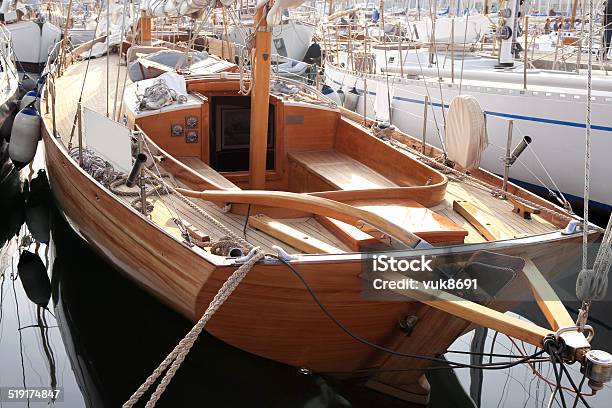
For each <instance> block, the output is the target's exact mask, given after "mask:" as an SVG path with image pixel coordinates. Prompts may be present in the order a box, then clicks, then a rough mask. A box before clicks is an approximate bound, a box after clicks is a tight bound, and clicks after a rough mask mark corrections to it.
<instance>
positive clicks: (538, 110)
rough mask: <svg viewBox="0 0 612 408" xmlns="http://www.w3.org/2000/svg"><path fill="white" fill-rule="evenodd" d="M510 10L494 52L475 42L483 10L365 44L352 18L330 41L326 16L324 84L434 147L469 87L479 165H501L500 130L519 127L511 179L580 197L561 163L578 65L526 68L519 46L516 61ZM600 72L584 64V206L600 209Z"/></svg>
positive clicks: (574, 177) (571, 158) (571, 199)
mask: <svg viewBox="0 0 612 408" xmlns="http://www.w3.org/2000/svg"><path fill="white" fill-rule="evenodd" d="M519 10H520V7H519V2H518V1H514V0H511V1H509V2H507V8H506V9H504V13H505V14H504V16H505V17H504V18H501V17H500V18H497V17H496V20H497V24H498V26H497V28H496V31H495V32H496V38H495V39H494V41H495V43H496V44H499V46H496V45H494V46H493V47H494V50H495V49H496V48H497V51H496V52H497V56H496V57H490V56H486V55H483V53H481V52H479V49H480V47H481V46H482V45H488V44H484V41H483V35H484V34H485V33H486V32H487V31H488V27H487V26H486V24H485V23H486V22H485V23H483V21H484V20H483V18H485V19H486V18H488V16H482V15H474V16H472V15H466V16H461V17H447V18H435V19H434V20H433V21H435V23H434V24H432V19H431V18H430V17H426V16H424V17H423V18H422V20H421V21H415V22H411V23H410V24H409V26H408V27H409V28H408V29H407V31H406V32H405V33H400V35H399V36H395V35H393V34H386V35H385V36H384V37H383V38H382V40H381V41H374V40H373V39H370V41H367V42H365V43H363V42H362V41H360V40H358V37H357V36H363V35H365V37H366V38H368V37H369V36H368V34H367V33H365V34H364V27H363V26H362V25H361V23H357V24H355V27H353V30H352V32H351V36H352V38H349V37H351V36H349V35H348V32H347V27H346V26H338V27H337V30H340V32H341V33H343V35H344V37H341V38H343V40H342V41H343V42H342V43H341V44H340V46H339V47H337V46H334V45H335V44H334V41H333V38H334V24H333V23H330V25H329V26H328V27H327V28H324V29H323V30H324V31H325V30H327V31H328V32H329V33H330V34H329V35H328V38H330V39H329V40H327V41H326V44H328V46H327V52H326V55H327V59H326V60H325V83H326V84H327V85H329V86H330V87H332V88H333V89H334V90H336V91H339V90H341V91H342V92H343V93H344V94H347V93H349V92H352V93H356V94H358V96H359V100H358V102H357V104H356V106H354V104H353V107H352V109H353V110H354V111H355V112H358V113H359V114H362V115H365V116H366V117H367V118H369V119H380V118H379V117H378V116H379V112H377V110H380V109H381V106H382V105H387V104H389V105H390V108H391V116H390V118H388V119H387V120H390V121H391V123H392V124H393V125H395V126H396V127H397V128H398V129H400V130H402V131H404V132H406V133H408V134H411V135H418V136H420V135H423V138H424V139H425V141H426V142H427V143H431V144H433V145H434V146H436V147H439V148H442V149H444V144H445V138H446V130H445V127H446V126H448V123H447V114H448V109H449V105H450V103H451V101H452V100H453V98H455V97H456V96H458V95H470V96H473V97H475V98H476V99H477V100H478V102H479V104H480V106H481V107H482V109H483V111H484V112H485V114H486V117H487V131H488V136H489V142H490V145H489V147H488V148H487V150H486V151H485V152H484V154H483V161H482V166H483V167H484V168H485V169H487V170H489V171H491V172H493V173H496V174H503V173H504V171H505V162H504V160H503V157H505V156H506V146H507V145H508V143H509V140H508V138H509V136H508V135H509V134H510V138H511V139H513V140H514V142H512V143H516V140H521V139H522V138H523V137H524V136H529V137H530V138H531V140H532V141H533V142H532V143H531V144H530V146H529V149H528V151H527V152H526V154H524V155H523V156H522V157H521V158H520V159H519V161H518V163H517V164H516V165H514V166H513V167H512V170H511V178H512V179H513V180H516V181H517V182H521V183H522V185H524V186H527V187H529V188H532V189H535V190H536V191H538V192H550V193H551V194H552V196H553V197H557V199H558V202H560V203H561V204H563V205H566V206H567V205H568V204H570V203H572V204H574V203H577V202H578V203H580V201H581V199H582V196H583V182H584V180H583V179H582V174H581V173H580V172H578V171H567V169H568V168H571V169H575V168H580V167H581V166H582V160H583V154H581V152H583V151H584V150H583V146H582V141H583V133H584V129H585V115H584V107H585V102H586V90H585V89H586V83H587V78H586V75H585V74H584V71H583V73H582V74H577V73H575V72H572V73H569V72H560V71H547V70H543V69H532V68H529V66H528V65H525V64H529V63H530V61H529V60H527V61H525V58H526V57H527V56H528V55H526V53H525V52H523V53H522V56H521V60H517V59H516V58H515V54H516V52H515V49H516V47H517V46H518V44H520V45H523V48H526V47H525V44H524V42H525V40H526V38H527V37H525V38H522V37H521V36H520V35H519V34H517V33H520V32H521V31H520V24H519V22H522V24H523V25H525V24H524V22H525V20H524V18H523V17H521V18H520V19H519V18H516V17H515V16H517V15H518V12H519ZM519 20H520V21H519ZM378 24H384V22H379V23H377V24H372V23H369V24H368V27H367V30H368V31H369V30H371V29H372V25H373V26H374V28H376V26H377V25H378ZM523 32H524V31H523ZM508 33H510V34H509V35H508ZM586 35H587V33H586V32H585V36H586ZM500 36H503V38H502V37H500ZM583 49H584V47H583ZM584 60H586V56H584V57H583V61H584ZM579 61H580V60H579ZM526 68H529V69H526ZM605 74H606V73H605V72H604V71H599V73H594V74H593V81H592V91H593V92H592V98H593V100H592V102H593V103H592V121H593V122H592V123H593V132H594V138H593V143H594V149H593V176H592V180H593V186H594V187H593V191H592V195H591V205H592V206H594V207H597V208H601V209H603V210H605V211H607V212H609V211H610V209H611V208H612V190H610V189H609V188H607V187H605V186H606V185H607V182H606V180H607V174H609V173H610V167H609V166H610V160H609V159H608V152H610V151H612V138H610V137H609V136H611V135H612V121H611V120H610V116H609V114H608V112H609V110H610V107H611V106H612V82H611V81H610V79H608V77H607V76H605ZM383 110H385V111H386V110H388V107H386V106H385V107H384V109H383ZM509 129H510V130H509ZM553 192H554V193H553ZM568 208H569V207H568Z"/></svg>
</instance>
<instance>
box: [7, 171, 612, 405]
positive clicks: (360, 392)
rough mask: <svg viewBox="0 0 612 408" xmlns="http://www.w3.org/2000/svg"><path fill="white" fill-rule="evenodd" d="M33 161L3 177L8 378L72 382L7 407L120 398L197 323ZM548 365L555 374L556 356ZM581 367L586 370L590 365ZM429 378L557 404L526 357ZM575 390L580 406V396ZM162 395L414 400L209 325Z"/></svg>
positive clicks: (436, 392)
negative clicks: (281, 358)
mask: <svg viewBox="0 0 612 408" xmlns="http://www.w3.org/2000/svg"><path fill="white" fill-rule="evenodd" d="M21 173H22V174H21V175H19V174H17V173H12V174H11V175H10V176H9V177H8V178H7V179H6V180H5V181H4V182H3V183H2V185H0V197H1V200H0V201H1V203H0V214H1V217H0V220H1V221H0V247H2V248H3V249H2V257H1V264H0V274H1V277H0V296H1V301H0V303H1V304H0V386H13V387H21V388H23V387H25V388H31V387H49V386H53V387H62V388H63V393H64V394H63V401H55V402H53V401H49V400H47V401H45V402H35V401H30V402H29V403H28V402H21V403H7V402H0V407H5V406H6V407H16V406H31V407H42V406H57V407H119V406H121V404H122V403H123V402H124V401H125V400H126V399H127V398H128V397H129V396H130V395H131V393H132V392H133V391H134V390H135V389H136V388H138V386H139V385H140V384H141V383H142V381H143V380H144V379H145V378H146V377H147V376H148V375H149V373H150V372H151V371H152V370H153V369H154V368H155V367H156V366H157V365H158V363H159V362H160V361H161V360H162V359H163V357H165V355H166V354H167V353H168V352H169V351H170V350H171V349H172V348H173V347H174V346H175V344H176V343H177V342H178V341H179V340H180V339H181V338H182V337H183V336H184V335H185V334H186V333H187V332H188V330H189V329H190V328H191V323H190V322H188V321H186V320H185V319H184V318H182V317H181V316H179V315H177V314H176V313H174V312H173V311H172V310H170V309H168V308H166V307H165V306H163V305H161V304H160V303H159V302H157V301H156V300H155V299H154V298H152V297H151V296H150V295H148V294H147V293H146V292H144V291H142V290H141V289H140V288H138V287H136V286H135V285H134V284H132V282H131V281H129V280H126V279H125V278H124V277H123V276H122V275H121V274H120V272H118V271H116V270H115V269H114V268H113V267H112V266H110V265H109V264H108V263H106V262H105V261H104V260H103V259H101V258H100V257H99V256H97V254H96V253H94V252H93V251H91V250H90V249H89V248H88V246H87V245H86V244H85V243H84V242H83V241H82V240H81V239H80V238H79V237H78V236H76V235H75V234H74V233H73V232H72V230H71V229H70V228H69V227H68V225H67V224H66V223H65V221H64V220H63V219H62V218H61V217H59V216H58V212H57V210H56V209H55V208H54V207H53V204H52V201H51V200H50V198H49V195H48V190H47V189H48V187H47V185H46V182H45V175H44V173H34V172H32V171H30V170H29V169H24V170H22V172H21ZM30 190H33V191H30ZM26 218H27V220H28V223H27V225H26V223H24V220H25V219H26ZM47 221H48V223H49V226H47V224H46V222H47ZM49 229H50V230H51V236H50V237H49V236H47V234H48V233H47V232H46V231H47V230H49ZM30 235H34V236H35V237H36V238H37V239H38V241H37V240H34V241H33V242H28V241H27V238H24V237H29V236H30ZM39 241H48V242H39ZM25 250H28V251H30V252H32V253H33V254H36V255H38V256H39V258H40V259H41V260H42V263H43V265H44V268H43V271H44V273H43V276H42V277H41V276H39V277H38V279H37V280H35V282H34V284H32V282H31V280H28V279H27V275H26V276H25V277H24V276H18V273H17V272H18V266H17V265H18V261H19V258H20V256H19V253H20V252H23V251H25ZM560 284H562V285H570V286H571V285H573V283H572V282H565V283H563V282H561V283H560ZM49 287H50V289H51V290H50V293H48V289H49ZM49 296H51V299H49ZM32 300H35V301H36V302H37V303H38V305H37V304H36V303H35V302H33V301H32ZM46 300H47V303H45V301H46ZM610 304H612V303H609V302H604V303H600V304H596V305H595V307H594V310H593V317H595V319H596V320H595V321H593V322H592V324H593V325H594V326H595V327H596V330H597V337H596V340H595V342H594V346H595V347H599V348H603V349H606V350H612V331H611V330H610V327H609V323H610V321H611V320H610V317H609V311H610ZM572 307H573V308H575V307H576V305H570V308H572ZM517 312H519V313H520V314H521V315H524V316H529V318H530V319H532V320H535V321H537V322H539V323H541V322H540V321H539V320H541V316H540V315H539V313H538V312H537V308H536V307H535V306H534V305H524V306H523V307H521V309H520V310H517ZM542 324H543V323H542ZM472 338H473V332H470V333H468V334H467V335H465V336H463V337H461V338H460V339H458V340H457V341H456V343H455V344H453V346H452V347H451V349H452V350H455V351H461V350H463V351H467V350H469V349H470V344H471V342H472ZM493 343H495V344H494V351H495V352H496V353H512V354H517V353H518V350H517V348H516V347H515V346H514V345H512V343H510V341H509V340H508V339H507V338H505V337H504V336H501V335H500V336H495V335H494V333H493V332H489V333H487V335H486V340H485V350H486V352H489V350H490V348H491V346H492V345H493ZM527 352H532V350H531V349H529V348H528V349H527ZM447 358H448V359H452V360H454V361H461V362H469V357H468V356H466V355H461V354H447ZM494 361H501V360H494ZM485 362H486V361H485ZM407 364H409V363H407ZM536 368H538V369H539V370H540V371H541V373H542V375H544V376H545V377H547V378H548V379H550V380H552V378H553V374H552V371H551V370H550V364H546V363H544V364H542V367H536ZM570 369H571V370H572V371H573V373H574V375H573V376H574V378H576V381H579V380H580V379H581V375H580V373H578V371H577V370H578V368H577V367H570ZM481 375H482V380H479V378H480V377H481ZM428 379H429V381H430V383H431V384H432V403H431V406H432V407H473V406H475V403H474V400H477V401H478V400H479V401H480V406H482V407H523V406H529V407H532V406H533V407H545V406H546V404H547V402H548V398H549V396H550V393H551V390H550V387H549V386H548V385H546V384H545V383H544V381H542V380H540V379H538V378H537V377H535V376H534V375H533V373H532V371H531V370H530V369H528V368H527V367H525V366H517V367H514V368H512V369H511V370H503V371H486V372H482V371H480V370H473V371H469V370H454V371H453V370H438V371H435V372H431V373H430V374H428ZM479 383H481V384H482V385H481V386H480V387H478V386H477V385H478V384H479ZM566 396H567V398H568V401H570V403H569V405H570V406H571V403H573V397H571V396H570V394H568V393H566ZM589 401H590V405H591V406H592V407H600V408H604V407H610V406H612V389H611V388H610V387H607V388H606V389H604V390H603V391H601V392H600V393H599V394H598V395H597V396H596V397H595V398H591V399H589ZM142 406H144V404H143V405H142ZM158 406H160V407H161V406H163V407H195V406H213V407H245V406H249V407H251V406H253V407H306V408H314V407H410V406H413V405H410V404H407V403H405V402H402V401H399V400H397V399H394V398H391V397H387V396H384V395H381V394H378V393H376V392H373V391H370V390H368V389H366V388H364V387H362V386H361V385H360V384H359V383H356V382H347V381H336V380H332V379H329V378H325V377H321V376H318V375H316V374H313V375H304V374H302V373H300V372H299V370H297V369H295V368H292V367H288V366H285V365H282V364H278V363H274V362H271V361H269V360H265V359H261V358H258V357H255V356H253V355H250V354H248V353H245V352H242V351H240V350H237V349H235V348H233V347H230V346H228V345H226V344H224V343H222V342H220V341H218V340H216V339H215V338H213V337H212V336H210V335H208V334H206V333H203V334H202V336H201V337H200V338H199V340H198V342H197V343H196V345H195V347H194V349H193V350H192V351H191V353H190V354H189V356H188V357H187V359H186V361H185V362H184V364H183V366H182V367H181V369H180V370H179V371H178V373H177V376H176V377H175V379H174V380H173V381H172V383H171V384H170V386H169V387H168V389H167V391H166V393H165V394H164V396H163V398H162V400H161V401H160V403H159V404H158ZM553 406H558V405H557V404H555V403H553ZM578 406H583V405H582V404H581V403H579V404H578Z"/></svg>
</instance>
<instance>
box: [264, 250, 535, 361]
mask: <svg viewBox="0 0 612 408" xmlns="http://www.w3.org/2000/svg"><path fill="white" fill-rule="evenodd" d="M266 255H267V256H269V257H271V258H274V259H277V260H278V261H280V262H281V263H283V264H284V265H285V266H287V268H289V270H290V271H291V272H292V273H293V274H294V275H295V276H296V277H297V278H298V280H299V281H300V282H301V283H302V285H303V286H304V287H305V288H306V290H307V291H308V293H309V295H310V297H311V298H312V299H313V300H314V302H315V303H316V304H317V306H318V307H319V308H320V309H321V311H322V312H323V313H324V314H325V315H326V316H327V317H328V318H329V319H330V320H331V321H332V322H333V323H334V324H335V325H336V326H338V328H339V329H340V330H342V331H343V332H344V333H346V334H347V335H348V336H349V337H351V338H353V339H354V340H356V341H358V342H360V343H362V344H365V345H366V346H369V347H372V348H374V349H377V350H379V351H383V352H385V353H388V354H391V355H395V356H398V357H407V358H414V359H418V360H426V361H431V362H436V363H442V364H449V365H450V366H451V368H476V369H488V370H503V369H507V368H511V367H514V366H517V365H520V364H524V363H526V362H528V361H531V360H533V359H534V358H537V357H539V356H541V355H542V354H544V352H545V350H540V351H538V352H536V353H534V354H532V355H529V356H526V357H521V358H520V359H517V360H516V361H513V362H509V363H505V362H504V363H489V364H481V365H477V364H465V363H460V362H454V361H448V360H445V359H442V358H439V357H431V356H424V355H419V354H412V353H403V352H399V351H395V350H392V349H390V348H387V347H385V346H381V345H379V344H376V343H373V342H371V341H369V340H367V339H365V338H363V337H361V336H359V335H357V334H355V333H353V332H352V331H351V330H350V329H348V328H347V327H346V326H345V325H344V324H343V323H342V322H341V321H340V320H338V319H337V318H336V317H335V316H334V315H333V314H332V313H331V312H330V311H329V310H328V309H327V307H325V305H324V304H323V303H322V302H321V300H320V299H319V297H318V296H317V294H316V293H315V292H314V291H313V289H312V288H311V287H310V285H309V284H308V282H306V279H305V278H304V277H303V276H302V274H301V273H300V272H299V271H298V270H297V269H296V268H295V267H294V266H293V265H291V264H290V263H289V262H288V261H286V260H285V259H283V258H281V257H279V256H278V255H275V254H266Z"/></svg>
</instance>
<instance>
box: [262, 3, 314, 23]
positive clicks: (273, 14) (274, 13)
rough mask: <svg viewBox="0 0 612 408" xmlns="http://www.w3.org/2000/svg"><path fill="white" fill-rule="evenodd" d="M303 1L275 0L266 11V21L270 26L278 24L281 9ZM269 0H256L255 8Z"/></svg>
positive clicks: (280, 18)
mask: <svg viewBox="0 0 612 408" xmlns="http://www.w3.org/2000/svg"><path fill="white" fill-rule="evenodd" d="M304 1H306V0H276V1H275V2H274V4H273V5H272V7H271V8H270V11H268V15H267V16H266V22H267V23H268V25H270V26H274V25H279V24H280V23H281V20H282V16H283V10H285V9H288V8H296V7H299V6H301V5H302V3H304ZM269 2H270V0H258V1H257V6H256V8H261V7H263V6H264V5H265V4H267V3H269Z"/></svg>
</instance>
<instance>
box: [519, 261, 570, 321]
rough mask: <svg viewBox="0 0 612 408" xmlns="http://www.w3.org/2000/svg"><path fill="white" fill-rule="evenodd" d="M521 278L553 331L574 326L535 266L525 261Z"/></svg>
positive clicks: (553, 291) (555, 294)
mask: <svg viewBox="0 0 612 408" xmlns="http://www.w3.org/2000/svg"><path fill="white" fill-rule="evenodd" d="M523 277H524V278H525V279H526V280H527V283H528V284H529V286H530V287H531V291H532V292H533V297H534V298H535V300H536V302H537V303H538V307H539V308H540V310H541V311H542V314H544V317H546V320H547V321H548V323H549V324H550V326H551V327H552V329H553V330H555V331H556V330H559V329H560V328H562V327H572V326H575V323H574V319H572V316H570V314H569V313H568V312H567V309H566V308H565V306H563V303H562V302H561V300H559V297H558V296H557V293H556V292H555V290H554V289H553V288H552V287H551V286H550V284H549V283H548V281H547V280H546V278H544V276H542V273H541V272H540V270H539V269H538V268H537V266H536V265H535V264H534V263H533V262H532V261H531V260H529V259H527V260H526V261H525V267H524V268H523Z"/></svg>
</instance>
